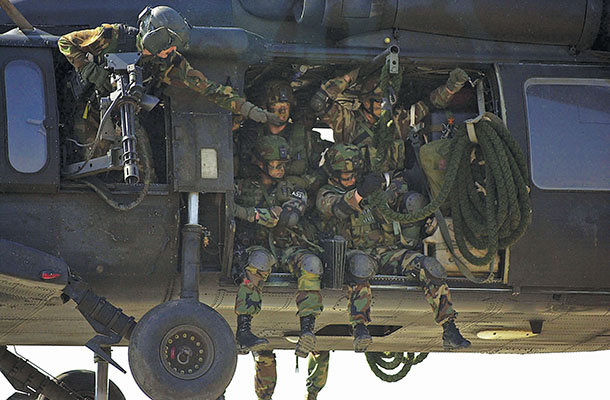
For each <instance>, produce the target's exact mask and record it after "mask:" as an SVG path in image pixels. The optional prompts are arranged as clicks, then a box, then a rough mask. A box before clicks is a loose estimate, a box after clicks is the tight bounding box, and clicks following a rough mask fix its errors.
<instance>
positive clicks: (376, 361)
mask: <svg viewBox="0 0 610 400" xmlns="http://www.w3.org/2000/svg"><path fill="white" fill-rule="evenodd" d="M365 356H366V361H367V362H368V364H369V367H370V368H371V371H373V373H374V374H375V376H377V377H378V378H379V379H381V380H382V381H384V382H398V381H399V380H401V379H402V378H404V377H405V376H406V375H407V374H408V373H409V371H410V370H411V367H412V366H414V365H416V364H419V363H420V362H422V361H424V360H425V359H426V357H428V353H419V354H418V355H417V357H416V356H415V353H407V355H406V357H405V355H404V353H389V352H384V353H379V352H370V351H367V352H366V353H365ZM401 364H402V368H401V369H400V370H399V371H398V372H396V373H395V374H393V375H391V374H388V373H386V372H384V371H382V370H381V368H383V369H385V370H395V369H397V368H398V367H399V366H400V365H401Z"/></svg>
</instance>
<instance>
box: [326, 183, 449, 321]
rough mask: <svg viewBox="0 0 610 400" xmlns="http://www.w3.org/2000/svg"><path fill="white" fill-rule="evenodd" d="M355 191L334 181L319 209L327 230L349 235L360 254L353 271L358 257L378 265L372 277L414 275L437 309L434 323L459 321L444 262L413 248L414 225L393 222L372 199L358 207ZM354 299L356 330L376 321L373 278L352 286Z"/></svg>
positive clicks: (349, 258)
mask: <svg viewBox="0 0 610 400" xmlns="http://www.w3.org/2000/svg"><path fill="white" fill-rule="evenodd" d="M355 192H356V189H352V190H347V191H346V190H345V189H343V188H341V187H339V186H338V185H336V184H333V183H332V181H331V182H330V184H329V185H326V186H324V187H323V188H322V189H321V190H320V192H319V193H318V196H317V199H316V207H317V210H318V211H319V213H320V214H321V216H322V218H325V220H324V221H323V230H324V231H326V232H329V233H332V234H338V235H341V236H343V237H344V238H345V239H346V240H347V241H348V248H351V249H357V250H351V251H348V253H347V256H346V257H347V265H348V268H349V265H350V262H351V261H352V259H353V257H355V256H366V257H368V258H370V260H372V262H371V265H373V266H374V267H373V268H372V269H376V270H375V271H373V274H372V275H374V273H381V274H386V275H405V276H409V275H410V276H414V277H415V278H418V279H419V283H420V285H421V287H422V289H423V290H424V295H425V297H426V300H427V301H428V303H430V306H431V307H432V310H433V312H434V320H435V321H436V322H437V323H438V324H443V323H444V322H446V321H448V320H450V319H454V318H455V317H456V315H457V313H456V312H455V311H454V310H453V307H452V303H451V294H450V291H449V287H448V286H447V284H446V283H445V281H444V276H443V273H444V270H443V267H442V266H441V265H440V263H439V262H438V261H437V260H436V259H434V258H432V257H426V256H424V255H422V254H420V253H419V252H417V251H416V249H415V248H413V247H411V246H412V244H413V241H410V240H408V239H407V238H405V236H404V234H403V230H406V229H410V228H411V226H401V225H400V224H397V223H392V222H391V221H387V220H386V219H385V218H384V217H383V216H382V215H381V213H380V212H379V211H378V210H376V209H372V208H370V207H369V206H368V205H367V203H366V199H364V200H362V201H361V202H360V204H358V202H357V200H356V197H355ZM430 269H432V271H434V272H436V274H435V275H436V276H433V275H431V274H430ZM348 272H349V271H348ZM372 275H371V277H372ZM348 276H349V273H348ZM348 283H349V282H348ZM349 294H350V298H349V300H350V323H351V324H352V326H355V325H356V324H358V323H363V324H368V323H369V322H370V321H371V318H370V305H371V290H370V284H369V282H368V279H367V280H365V281H364V282H354V283H352V284H351V285H350V292H349Z"/></svg>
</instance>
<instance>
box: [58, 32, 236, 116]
mask: <svg viewBox="0 0 610 400" xmlns="http://www.w3.org/2000/svg"><path fill="white" fill-rule="evenodd" d="M126 28H127V27H125V26H124V25H122V24H103V25H101V26H99V27H97V28H94V29H85V30H81V31H74V32H71V33H68V34H66V35H63V36H62V37H61V38H59V41H58V42H57V45H58V46H59V51H60V52H61V53H62V54H63V55H64V56H66V58H67V59H68V61H69V62H70V63H71V64H72V65H73V66H74V68H76V70H77V71H80V70H81V69H82V68H83V67H84V66H85V65H87V64H88V63H90V62H96V63H101V60H103V57H104V54H107V53H115V52H117V50H118V49H119V36H120V35H121V31H122V30H124V29H126ZM132 29H135V28H132ZM135 47H136V49H137V50H138V51H142V50H143V49H142V45H141V41H140V36H139V35H138V36H137V38H136V43H135ZM88 54H90V55H91V57H92V59H90V58H89V57H88ZM142 64H143V65H144V66H145V71H146V72H148V74H149V75H150V76H153V77H155V78H156V79H158V84H161V83H163V84H167V85H172V86H175V87H181V88H189V89H192V90H194V91H195V92H197V93H199V94H201V95H203V96H205V97H206V98H207V99H208V100H210V101H211V102H213V103H215V104H217V105H218V106H220V107H222V108H225V109H227V110H230V111H232V112H234V113H239V112H240V110H241V106H242V105H243V103H244V102H245V99H244V98H243V97H241V96H239V94H238V93H237V92H236V91H235V90H234V89H233V88H232V87H230V86H223V85H221V84H219V83H216V82H213V81H210V80H209V79H207V78H206V77H205V75H203V73H201V71H198V70H196V69H195V68H193V67H192V66H191V64H190V63H189V62H188V61H187V60H186V58H184V56H183V55H182V54H180V53H179V52H178V51H174V52H172V53H171V54H170V55H169V56H168V57H167V58H160V57H156V56H152V55H150V56H143V57H142Z"/></svg>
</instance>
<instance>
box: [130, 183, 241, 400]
mask: <svg viewBox="0 0 610 400" xmlns="http://www.w3.org/2000/svg"><path fill="white" fill-rule="evenodd" d="M198 209H199V193H189V197H188V223H187V224H186V225H184V227H183V228H182V257H181V269H182V271H181V272H182V288H181V293H180V297H181V298H180V299H179V300H171V301H168V302H165V303H163V304H160V305H158V306H156V307H155V308H153V309H152V310H150V311H148V312H147V313H146V314H145V315H144V316H143V317H142V319H141V320H140V321H138V324H137V325H136V327H135V329H134V330H133V332H132V333H131V337H130V340H129V366H130V368H131V373H132V375H133V377H134V379H135V381H136V383H137V384H138V386H139V387H140V389H142V391H143V392H144V393H146V394H147V395H148V396H149V397H151V398H153V399H169V398H176V399H184V400H191V399H192V400H195V399H197V400H217V399H218V398H219V397H220V396H221V395H222V394H223V393H224V391H225V389H226V387H227V386H228V385H229V383H230V382H231V379H233V374H234V373H235V367H236V366H237V347H236V345H235V340H234V339H233V331H232V330H231V328H230V327H229V324H228V323H227V321H225V319H224V318H223V317H222V316H221V315H220V314H219V313H218V312H216V311H215V310H214V309H213V308H211V307H209V306H207V305H205V304H203V303H200V302H199V268H200V266H201V261H200V249H201V243H202V237H203V227H202V226H201V225H199V223H198V217H199V216H198Z"/></svg>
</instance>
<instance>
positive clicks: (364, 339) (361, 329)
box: [354, 324, 373, 353]
mask: <svg viewBox="0 0 610 400" xmlns="http://www.w3.org/2000/svg"><path fill="white" fill-rule="evenodd" d="M371 343H373V338H372V337H371V334H370V333H369V330H368V329H367V327H366V325H364V324H358V325H356V326H355V327H354V351H355V352H356V353H364V352H365V351H366V349H367V348H368V347H369V346H370V345H371Z"/></svg>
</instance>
